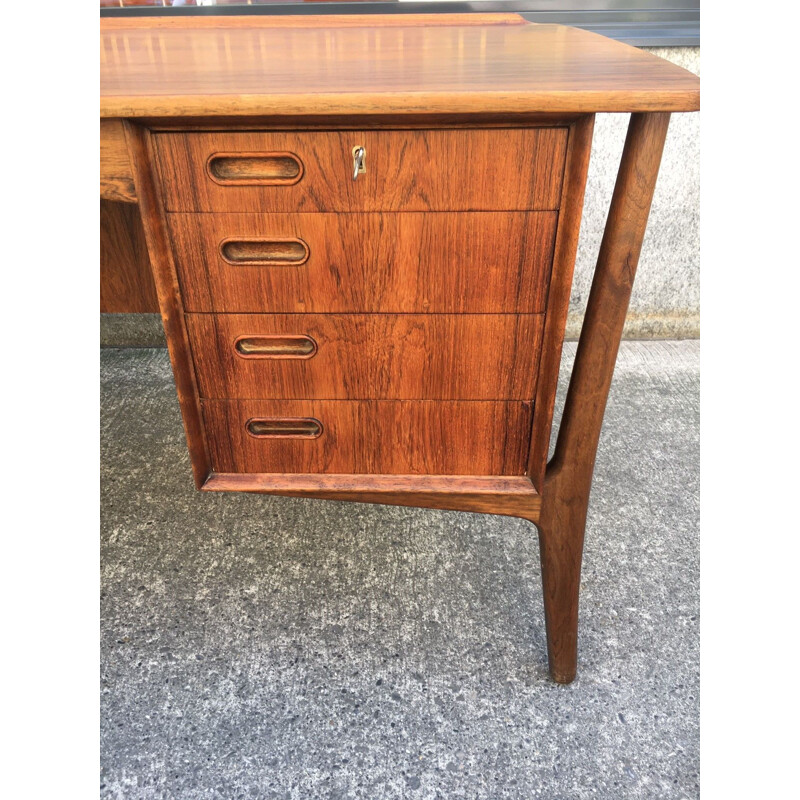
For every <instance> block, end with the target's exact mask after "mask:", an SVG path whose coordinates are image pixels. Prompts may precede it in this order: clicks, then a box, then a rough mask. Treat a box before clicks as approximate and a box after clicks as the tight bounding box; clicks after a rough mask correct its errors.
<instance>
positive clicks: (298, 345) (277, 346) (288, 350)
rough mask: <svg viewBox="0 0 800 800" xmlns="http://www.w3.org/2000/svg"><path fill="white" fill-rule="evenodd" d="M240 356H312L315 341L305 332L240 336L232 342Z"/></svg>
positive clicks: (315, 348) (314, 350)
mask: <svg viewBox="0 0 800 800" xmlns="http://www.w3.org/2000/svg"><path fill="white" fill-rule="evenodd" d="M233 347H234V350H236V355H238V356H240V357H241V358H313V357H314V356H315V355H316V353H317V343H316V342H315V341H314V340H313V339H312V338H311V337H310V336H307V335H306V334H304V333H303V334H293V335H289V336H279V335H269V336H240V337H239V338H238V339H237V340H236V341H235V342H234V343H233Z"/></svg>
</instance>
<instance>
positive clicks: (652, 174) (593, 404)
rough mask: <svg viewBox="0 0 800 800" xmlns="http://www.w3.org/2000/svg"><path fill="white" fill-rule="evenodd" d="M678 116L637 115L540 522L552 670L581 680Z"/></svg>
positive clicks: (561, 676) (564, 677)
mask: <svg viewBox="0 0 800 800" xmlns="http://www.w3.org/2000/svg"><path fill="white" fill-rule="evenodd" d="M668 125H669V114H665V113H652V114H632V115H631V121H630V125H629V127H628V136H627V139H626V140H625V148H624V150H623V152H622V160H621V162H620V167H619V173H618V175H617V182H616V185H615V187H614V195H613V197H612V199H611V207H610V209H609V212H608V220H607V221H606V228H605V233H604V234H603V242H602V244H601V246H600V254H599V256H598V259H597V267H596V269H595V274H594V280H593V282H592V290H591V292H590V294H589V301H588V304H587V307H586V316H585V317H584V322H583V327H582V329H581V337H580V341H579V342H578V351H577V353H576V356H575V366H574V367H573V370H572V376H571V378H570V383H569V390H568V392H567V399H566V403H565V405H564V415H563V417H562V421H561V426H560V428H559V431H558V441H557V443H556V450H555V455H554V456H553V460H552V461H551V462H550V463H549V464H548V466H547V471H546V473H545V480H544V485H543V487H542V510H541V515H540V517H539V521H538V523H537V524H538V527H539V542H540V552H541V559H542V582H543V589H544V610H545V623H546V626H547V651H548V657H549V661H550V674H551V676H552V677H553V680H555V681H558V682H559V683H569V682H570V681H572V680H573V679H574V678H575V672H576V668H577V660H578V595H579V589H580V574H581V558H582V555H583V536H584V530H585V527H586V512H587V509H588V506H589V491H590V489H591V485H592V473H593V472H594V461H595V456H596V454H597V443H598V441H599V439H600V428H601V427H602V424H603V414H604V413H605V408H606V400H607V399H608V390H609V388H610V386H611V378H612V376H613V374H614V364H615V362H616V360H617V351H618V350H619V342H620V339H621V338H622V327H623V325H624V323H625V314H626V312H627V310H628V302H629V300H630V296H631V289H632V288H633V278H634V275H635V274H636V266H637V264H638V262H639V254H640V252H641V248H642V239H643V237H644V231H645V227H646V226H647V217H648V215H649V213H650V204H651V202H652V199H653V190H654V189H655V185H656V177H657V176H658V168H659V165H660V164H661V153H662V151H663V149H664V140H665V138H666V135H667V127H668Z"/></svg>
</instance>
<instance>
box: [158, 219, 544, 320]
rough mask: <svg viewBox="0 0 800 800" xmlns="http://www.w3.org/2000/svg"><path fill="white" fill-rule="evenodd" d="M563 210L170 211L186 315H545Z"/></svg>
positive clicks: (170, 225) (171, 228) (169, 221)
mask: <svg viewBox="0 0 800 800" xmlns="http://www.w3.org/2000/svg"><path fill="white" fill-rule="evenodd" d="M557 221H558V212H556V211H533V212H490V211H487V212H473V213H470V212H466V213H456V212H443V213H438V214H424V213H420V212H412V213H407V214H405V213H404V214H391V213H389V214H380V213H366V214H169V215H168V223H169V229H170V233H171V236H172V240H173V243H174V247H175V254H176V255H175V261H176V264H177V267H178V273H179V277H180V281H181V291H182V294H183V301H184V307H185V308H186V310H187V311H224V312H237V311H239V312H264V311H284V312H285V311H290V312H303V311H317V312H335V311H340V312H341V311H344V312H358V311H379V312H388V313H391V312H394V313H414V312H436V313H465V312H477V313H481V312H483V313H539V312H543V311H544V308H545V302H546V300H547V286H548V282H549V276H550V267H551V263H552V257H553V247H554V242H555V233H556V224H557Z"/></svg>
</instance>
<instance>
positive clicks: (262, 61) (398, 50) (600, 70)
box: [100, 14, 700, 117]
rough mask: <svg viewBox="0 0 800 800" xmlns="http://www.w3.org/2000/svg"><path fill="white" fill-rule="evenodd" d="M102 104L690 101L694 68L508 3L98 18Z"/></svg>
mask: <svg viewBox="0 0 800 800" xmlns="http://www.w3.org/2000/svg"><path fill="white" fill-rule="evenodd" d="M100 31H101V46H100V66H101V72H100V75H101V80H100V84H101V99H100V115H101V117H180V116H192V117H203V116H226V117H227V116H266V115H296V114H302V115H341V114H447V113H452V114H464V113H478V114H508V113H588V112H606V111H695V110H697V109H698V108H699V104H700V81H699V79H698V78H697V76H695V75H693V74H692V73H690V72H688V71H687V70H685V69H682V68H681V67H678V66H675V65H674V64H671V63H669V62H667V61H664V60H663V59H660V58H658V57H656V56H653V55H651V54H650V53H646V52H644V51H642V50H638V49H637V48H635V47H631V46H629V45H626V44H622V43H621V42H617V41H614V40H611V39H607V38H605V37H603V36H599V35H598V34H595V33H589V32H588V31H583V30H579V29H577V28H568V27H564V26H561V25H537V24H533V23H529V22H526V21H525V20H524V19H522V17H520V16H518V15H516V14H439V15H416V14H415V15H402V16H395V15H391V16H385V17H383V16H377V17H376V16H374V15H369V16H359V15H353V16H291V17H277V16H276V17H270V16H266V17H263V16H259V17H192V18H187V17H171V18H170V17H168V18H139V19H120V18H104V19H101V21H100Z"/></svg>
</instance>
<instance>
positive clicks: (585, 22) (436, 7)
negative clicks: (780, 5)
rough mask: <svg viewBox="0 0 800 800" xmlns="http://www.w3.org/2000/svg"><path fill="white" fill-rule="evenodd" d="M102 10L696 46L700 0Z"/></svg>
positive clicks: (389, 1) (294, 2)
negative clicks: (418, 18)
mask: <svg viewBox="0 0 800 800" xmlns="http://www.w3.org/2000/svg"><path fill="white" fill-rule="evenodd" d="M245 2H246V0H243V4H242V5H238V6H216V5H213V6H177V7H173V6H162V7H159V6H133V7H130V8H101V9H100V16H101V17H140V16H162V15H163V16H205V15H239V14H268V15H271V14H455V13H475V12H481V11H483V12H487V11H488V12H502V11H512V12H516V13H518V14H521V15H522V16H523V17H524V18H525V19H527V20H530V21H531V22H551V23H558V24H561V25H571V26H572V27H575V28H584V29H585V30H588V31H594V32H595V33H601V34H603V35H604V36H608V37H609V38H611V39H617V40H619V41H621V42H626V43H627V44H631V45H636V46H637V47H697V46H699V44H700V0H479V1H478V2H462V0H455V1H454V2H442V1H441V0H439V2H436V0H377V2H373V1H371V0H367V1H366V2H355V3H354V2H338V0H331V2H324V3H307V2H304V1H303V0H282V1H281V2H277V3H271V4H269V5H245V4H244V3H245Z"/></svg>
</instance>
